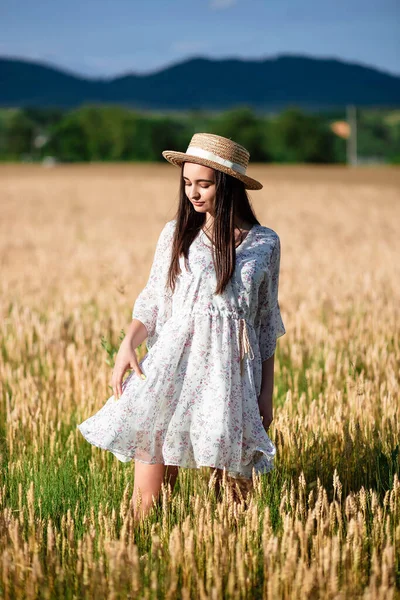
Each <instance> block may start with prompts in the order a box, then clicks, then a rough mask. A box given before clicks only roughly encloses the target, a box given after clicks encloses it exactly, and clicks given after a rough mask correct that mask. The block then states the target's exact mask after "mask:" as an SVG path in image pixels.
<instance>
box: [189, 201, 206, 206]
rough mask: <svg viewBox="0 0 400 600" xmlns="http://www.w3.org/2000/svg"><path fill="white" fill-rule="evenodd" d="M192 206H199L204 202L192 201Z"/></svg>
mask: <svg viewBox="0 0 400 600" xmlns="http://www.w3.org/2000/svg"><path fill="white" fill-rule="evenodd" d="M192 202H193V204H195V205H196V206H201V205H202V204H204V202H195V201H194V200H192Z"/></svg>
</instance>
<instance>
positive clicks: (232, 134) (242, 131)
mask: <svg viewBox="0 0 400 600" xmlns="http://www.w3.org/2000/svg"><path fill="white" fill-rule="evenodd" d="M268 125H269V124H268V122H267V120H266V119H262V118H260V117H257V116H256V115H255V114H254V112H253V111H252V110H251V109H250V108H247V107H243V108H236V109H232V110H228V111H226V112H224V113H222V114H221V115H220V116H219V117H217V118H216V119H215V120H213V121H212V122H211V123H210V127H211V130H212V132H213V133H216V134H218V135H222V136H224V137H227V138H231V139H233V140H235V142H238V144H242V146H244V147H245V148H247V150H248V151H249V152H250V157H251V160H252V161H256V162H257V161H258V162H262V161H268V160H270V158H271V154H270V152H269V149H268V137H269V128H268Z"/></svg>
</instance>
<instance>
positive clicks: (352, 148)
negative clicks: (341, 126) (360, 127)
mask: <svg viewBox="0 0 400 600" xmlns="http://www.w3.org/2000/svg"><path fill="white" fill-rule="evenodd" d="M346 115H347V123H348V124H349V136H348V138H347V164H348V165H353V166H356V165H357V114H356V107H355V106H354V105H353V104H348V105H347V106H346Z"/></svg>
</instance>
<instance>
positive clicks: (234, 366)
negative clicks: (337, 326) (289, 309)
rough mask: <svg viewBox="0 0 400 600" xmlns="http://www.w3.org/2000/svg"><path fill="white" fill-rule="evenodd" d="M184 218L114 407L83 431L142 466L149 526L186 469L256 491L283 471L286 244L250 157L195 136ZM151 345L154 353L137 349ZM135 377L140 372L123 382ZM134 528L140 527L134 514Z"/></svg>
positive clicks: (142, 311) (166, 246) (158, 253)
mask: <svg viewBox="0 0 400 600" xmlns="http://www.w3.org/2000/svg"><path fill="white" fill-rule="evenodd" d="M163 156H164V157H165V158H166V159H167V160H168V161H169V162H171V163H172V164H174V165H177V166H179V167H180V168H181V179H180V197H179V205H178V208H177V212H176V216H175V218H174V219H172V220H171V221H168V222H167V223H166V224H165V226H164V227H163V229H162V231H161V233H160V236H159V239H158V242H157V246H156V250H155V255H154V260H153V264H152V267H151V271H150V276H149V279H148V282H147V284H146V286H145V288H144V289H143V290H142V292H141V293H140V294H139V296H138V298H137V299H136V302H135V304H134V307H133V313H132V322H131V323H130V325H129V328H128V331H127V334H126V336H125V338H124V340H123V341H122V343H121V346H120V348H119V351H118V354H117V357H116V361H115V367H114V370H113V376H112V387H113V391H114V395H113V396H111V397H110V398H109V399H108V401H107V402H106V404H105V405H104V406H103V407H102V408H101V409H100V410H99V412H97V413H96V414H95V415H93V416H92V417H90V418H88V419H87V420H86V421H84V422H83V423H81V424H80V425H78V427H79V430H80V431H81V433H82V434H83V435H84V436H85V438H86V439H87V440H88V441H89V442H90V443H91V444H94V445H95V446H98V447H100V448H103V449H105V450H109V451H110V452H112V453H113V454H114V455H115V456H116V457H117V458H118V459H119V460H120V461H122V462H128V461H130V460H132V459H134V460H135V482H134V491H133V496H132V506H133V509H134V511H135V507H136V506H137V500H138V494H139V490H140V497H141V514H140V515H139V518H140V517H141V516H144V515H145V514H146V513H147V512H148V510H149V509H150V508H151V506H152V504H153V500H154V499H156V498H158V496H159V492H160V490H161V484H162V482H163V481H164V482H168V481H169V482H170V483H171V486H172V488H173V486H174V483H175V480H176V477H177V474H178V469H179V467H188V468H199V467H201V466H208V467H211V468H212V469H216V473H217V474H218V476H219V477H220V476H221V474H222V473H223V469H224V468H225V469H226V473H227V475H228V476H231V477H236V478H245V479H246V480H251V479H252V472H253V469H254V470H255V472H256V473H265V472H267V471H269V470H271V468H272V467H273V460H274V455H275V447H274V445H273V443H272V442H271V440H270V438H269V437H268V435H267V430H268V427H269V425H270V423H271V421H272V412H273V411H272V391H273V383H274V352H275V347H276V340H277V338H278V337H279V336H282V335H283V334H284V333H285V327H284V325H283V322H282V318H281V313H280V308H279V302H278V281H279V266H280V239H279V236H278V235H277V233H276V232H275V231H273V230H272V229H270V228H269V227H265V226H263V225H261V224H260V223H259V222H258V220H257V219H256V217H255V214H254V212H253V210H252V208H251V206H250V202H249V199H248V196H247V192H246V189H252V190H258V189H261V188H262V185H261V183H259V182H258V181H256V180H255V179H252V178H250V177H249V176H248V175H246V169H247V165H248V161H249V153H248V152H247V150H246V149H245V148H243V146H240V145H239V144H237V143H235V142H234V141H232V140H230V139H227V138H224V137H221V136H217V135H213V134H206V133H197V134H195V135H194V136H193V138H192V140H191V142H190V145H189V147H188V149H187V151H186V152H185V153H183V152H175V151H169V150H166V151H164V152H163ZM146 338H147V349H148V353H147V354H146V356H145V357H144V358H143V359H142V360H141V361H140V362H138V361H137V357H136V352H135V349H136V348H137V347H138V346H139V345H140V344H141V343H142V342H143V341H144V340H145V339H146ZM127 369H132V372H131V373H130V374H129V375H128V377H127V378H126V379H125V381H122V379H123V376H124V374H125V372H126V370H127ZM135 516H138V515H137V513H135Z"/></svg>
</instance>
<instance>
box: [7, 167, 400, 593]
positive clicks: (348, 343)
mask: <svg viewBox="0 0 400 600" xmlns="http://www.w3.org/2000/svg"><path fill="white" fill-rule="evenodd" d="M250 175H251V176H254V177H256V178H258V179H260V180H261V181H262V182H263V183H264V188H263V190H261V191H258V192H250V198H251V201H252V204H253V206H254V209H255V212H256V215H257V218H258V219H259V221H260V223H261V224H263V225H267V226H269V227H272V228H273V229H275V231H277V233H278V234H279V236H280V239H281V252H282V254H281V271H280V287H279V290H280V291H279V300H280V306H281V312H282V318H283V321H284V323H285V327H286V332H287V333H286V335H284V336H283V337H282V338H280V339H279V341H278V346H277V350H276V358H275V390H274V407H275V414H274V421H273V424H272V426H271V437H272V439H273V441H274V442H275V444H276V446H277V459H276V468H275V470H274V471H273V472H272V473H269V474H267V475H264V476H261V477H254V478H253V488H252V489H251V490H250V493H249V494H248V495H247V496H246V495H244V494H243V495H242V494H241V492H240V489H237V488H236V489H234V488H233V486H232V485H231V483H230V482H229V481H228V480H227V479H226V478H224V481H223V499H222V501H219V502H218V501H217V499H216V497H215V493H214V488H213V485H212V483H213V480H212V479H211V480H210V474H209V471H208V470H207V469H205V468H204V469H198V470H190V469H188V470H185V469H182V470H181V471H180V473H179V477H178V480H177V483H176V487H175V489H174V490H173V492H172V493H171V489H170V488H165V487H164V488H163V490H162V495H161V501H160V503H159V505H155V506H154V507H153V510H152V512H151V513H150V514H149V516H148V517H147V518H146V519H145V520H144V521H143V522H142V523H140V524H134V522H133V519H132V515H131V513H130V510H129V500H130V497H131V494H132V490H133V478H134V463H133V461H132V463H128V464H122V463H119V462H118V460H117V459H116V458H115V457H114V456H113V455H111V454H110V453H108V452H105V451H103V450H99V449H98V448H95V447H93V446H91V445H90V444H88V443H87V442H86V441H85V440H84V438H83V437H82V435H81V434H80V433H79V431H78V430H77V429H76V424H77V423H78V422H81V421H82V420H83V419H85V418H87V417H88V416H89V415H91V414H93V413H94V412H95V411H97V410H98V409H99V408H100V407H101V406H102V405H103V404H104V402H105V401H106V399H107V398H108V397H109V396H110V395H111V393H112V392H111V391H110V387H109V386H110V382H111V372H112V367H111V364H112V362H110V361H112V356H113V355H114V354H115V351H116V350H117V349H118V344H119V343H120V340H121V339H122V338H121V336H123V335H124V331H126V328H127V325H128V323H129V321H130V318H131V311H132V306H133V303H134V300H135V298H136V296H137V294H138V293H139V292H140V290H141V289H142V288H143V286H144V285H145V283H146V280H147V276H148V273H149V269H150V264H151V261H152V257H153V252H154V248H155V243H156V240H157V237H158V234H159V232H160V231H161V229H162V226H163V224H164V223H165V222H166V221H167V220H169V219H171V218H173V216H174V213H175V207H176V204H177V191H178V176H179V171H178V170H177V169H175V168H173V167H172V166H171V165H138V164H135V165H123V166H122V165H96V164H93V165H86V166H84V165H82V166H81V165H77V166H57V167H55V168H44V167H41V166H37V165H36V166H35V165H22V166H18V165H10V166H2V167H1V168H0V206H1V219H0V260H1V280H0V285H1V301H0V307H1V323H0V348H1V364H0V385H1V389H0V391H1V396H0V398H1V401H0V464H1V473H0V597H2V598H5V599H7V600H11V599H14V598H27V599H32V598H48V599H49V598H51V599H53V598H54V599H56V598H57V599H58V598H68V599H78V598H79V599H80V598H85V599H92V598H96V599H98V600H100V599H102V598H110V599H119V598H129V599H139V598H143V599H148V600H150V599H156V598H157V599H158V598H167V599H174V598H182V599H184V600H189V599H191V598H193V599H199V600H206V599H210V600H219V599H221V598H230V599H244V598H252V599H253V598H255V599H258V598H260V599H261V598H267V599H279V598H283V599H289V598H290V599H292V598H293V599H299V598H302V599H303V598H312V599H314V598H323V599H331V600H334V599H335V600H343V599H345V598H352V599H353V598H362V599H364V600H367V599H381V600H391V599H394V598H399V597H400V557H399V550H400V519H399V517H400V482H399V439H400V419H399V408H400V401H399V373H400V340H399V331H400V327H399V306H400V260H399V258H400V253H399V250H400V219H399V212H400V211H399V207H400V194H399V190H400V185H399V184H400V170H399V169H396V168H389V167H388V168H386V167H382V168H372V167H363V168H356V169H355V168H353V169H346V168H344V167H322V166H321V167H302V166H293V167H278V166H271V167H264V166H254V167H253V168H252V170H251V172H250ZM105 340H106V344H105ZM142 352H144V349H143V348H140V349H139V354H141V353H142Z"/></svg>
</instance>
